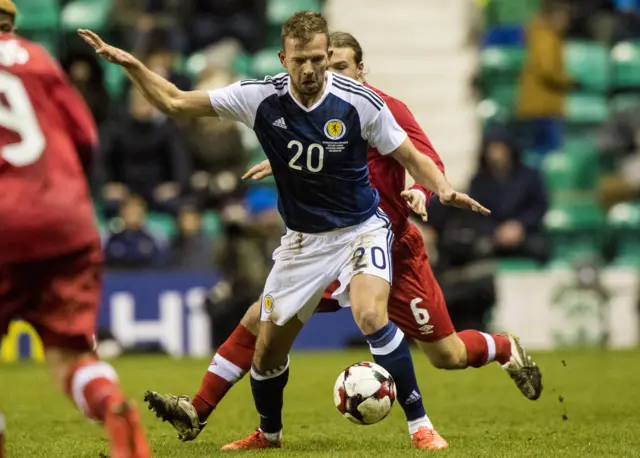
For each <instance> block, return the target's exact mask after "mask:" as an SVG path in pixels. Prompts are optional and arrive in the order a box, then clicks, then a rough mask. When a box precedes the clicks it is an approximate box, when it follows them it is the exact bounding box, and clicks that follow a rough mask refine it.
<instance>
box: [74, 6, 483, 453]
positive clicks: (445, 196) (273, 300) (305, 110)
mask: <svg viewBox="0 0 640 458" xmlns="http://www.w3.org/2000/svg"><path fill="white" fill-rule="evenodd" d="M79 33H80V35H81V36H82V37H83V38H84V39H85V40H86V41H87V42H88V43H89V44H90V45H91V46H92V47H93V48H94V49H95V50H96V52H97V53H98V54H99V55H100V56H102V57H103V58H105V59H106V60H108V61H110V62H112V63H116V64H119V65H122V66H123V67H124V68H125V70H126V72H127V74H128V76H129V78H130V79H131V80H132V81H133V83H134V84H135V85H136V86H137V87H138V89H139V90H140V91H141V92H142V93H143V94H144V95H145V96H146V97H147V99H148V100H149V101H150V102H151V103H152V104H153V105H154V106H155V107H156V108H158V109H159V110H161V111H162V112H164V113H165V114H167V115H169V116H174V117H179V116H191V117H197V116H220V117H226V118H229V119H234V120H237V121H240V122H243V123H244V124H246V125H248V126H250V127H252V128H253V129H254V131H255V132H256V134H257V136H258V139H259V140H260V143H261V145H262V147H263V149H264V150H265V153H266V155H267V157H268V159H269V161H270V163H271V167H272V169H273V173H274V177H275V180H276V184H277V187H278V191H279V205H278V206H279V210H280V213H281V215H282V217H283V219H284V221H285V225H286V227H287V232H286V234H285V235H284V236H283V238H282V244H281V246H280V247H279V248H278V249H276V251H275V252H274V255H273V258H274V261H275V263H274V267H273V269H272V271H271V273H270V274H269V277H268V278H267V281H266V284H265V288H264V292H263V296H262V301H261V302H262V303H261V305H262V311H261V325H260V331H259V333H258V338H257V342H256V348H255V354H254V356H253V364H252V367H251V388H252V392H253V397H254V401H255V404H256V408H257V410H258V412H259V413H260V429H259V430H258V431H256V432H255V433H253V434H251V435H249V436H248V437H247V438H244V439H241V440H239V441H236V442H233V443H231V444H228V445H226V446H225V447H223V450H248V449H259V448H271V447H280V446H281V444H282V405H283V392H284V388H285V386H286V383H287V380H288V374H289V356H288V354H289V351H290V349H291V345H292V343H293V341H294V339H295V337H296V336H297V335H298V333H299V331H300V329H301V328H302V326H303V324H304V322H305V321H306V320H307V319H308V318H309V317H310V315H311V314H312V313H313V311H314V310H315V308H316V307H317V305H318V303H319V301H320V299H321V297H322V294H323V292H324V290H325V289H326V287H327V286H328V285H329V284H330V283H332V282H333V281H334V280H339V281H340V287H339V288H338V289H337V290H336V291H335V292H334V293H333V297H334V298H336V299H338V300H339V301H340V303H341V304H343V305H347V304H348V305H351V308H352V311H353V315H354V319H355V321H356V323H357V325H358V327H359V328H360V329H361V331H362V332H363V334H365V336H366V338H367V341H368V342H369V345H370V347H371V351H372V353H373V354H374V359H375V361H376V362H377V363H378V364H380V365H381V366H383V367H384V368H385V369H387V370H388V371H389V372H390V373H391V375H392V376H393V378H394V380H395V381H396V385H397V390H398V399H399V401H400V403H401V404H402V406H403V408H404V411H405V415H406V416H407V420H408V421H409V423H410V425H412V427H413V429H414V432H412V435H413V434H415V432H417V431H419V430H420V428H421V427H426V425H427V424H428V423H427V422H428V419H427V417H426V415H425V411H424V406H423V405H422V399H421V397H420V395H419V393H420V391H419V388H418V385H417V382H416V378H415V373H414V370H413V365H412V362H411V355H410V352H409V347H408V344H407V342H406V340H405V339H404V334H403V333H402V331H400V330H399V329H398V328H397V327H396V326H395V325H394V324H393V323H391V322H389V319H388V316H387V301H388V297H389V290H390V279H391V254H390V251H391V243H392V241H393V233H392V231H391V223H390V221H389V219H388V217H387V216H386V214H385V213H384V212H382V211H381V210H380V209H379V208H378V203H379V196H378V193H377V192H376V191H375V190H374V189H373V188H372V187H371V185H370V182H369V178H368V167H367V151H368V148H369V145H371V146H373V147H375V148H376V149H377V150H378V152H379V153H380V154H382V155H387V154H392V155H393V157H394V158H395V159H396V160H397V161H398V162H399V163H400V164H401V165H403V166H404V167H405V169H406V170H407V171H408V172H409V173H410V174H411V175H412V177H413V178H414V179H415V180H416V182H417V183H419V184H420V185H422V186H424V187H425V188H427V189H429V190H431V191H433V192H434V193H435V194H437V195H438V196H439V197H440V199H441V201H442V202H443V203H445V204H448V205H454V206H456V207H459V208H463V209H470V210H473V211H477V212H480V213H481V214H483V215H488V214H489V213H490V212H489V210H488V209H486V208H484V207H483V206H482V205H480V204H479V203H478V202H476V201H475V200H473V199H471V198H470V197H469V196H467V195H466V194H463V193H459V192H456V191H455V190H454V189H453V188H452V187H451V186H450V185H449V183H448V182H447V181H446V179H445V178H444V175H443V174H442V172H441V171H440V170H439V169H438V167H437V165H436V164H435V163H434V162H433V161H432V160H431V159H429V158H428V157H427V156H424V155H422V154H420V153H419V152H418V151H417V150H416V148H415V147H414V145H413V144H412V143H411V141H409V140H408V138H407V134H406V133H405V132H404V131H403V130H402V129H401V128H400V127H399V126H398V124H397V123H396V121H395V119H394V118H393V116H392V115H391V113H390V111H389V108H388V107H387V106H386V104H385V102H384V101H383V100H382V99H381V98H380V97H379V96H378V95H377V94H376V93H375V92H374V91H371V90H370V89H368V88H365V87H364V86H362V85H361V84H358V83H356V82H354V81H353V80H351V79H349V78H345V77H342V76H339V75H337V74H333V73H329V72H327V71H326V70H327V65H328V62H329V58H330V52H329V33H328V27H327V23H326V21H325V20H324V18H323V17H322V16H321V15H320V14H319V13H315V12H309V11H303V12H300V13H296V14H294V15H293V16H292V17H291V18H290V19H289V20H288V21H287V22H286V23H285V24H284V26H283V29H282V38H283V51H282V52H281V53H280V59H281V62H282V64H283V66H284V67H285V68H286V69H287V71H288V73H284V74H280V75H277V76H275V77H267V78H265V79H264V80H263V81H243V82H239V83H235V84H232V85H231V86H228V87H226V88H222V89H218V90H215V91H211V92H205V91H191V92H184V91H180V90H179V89H177V88H176V87H175V86H174V85H172V84H171V83H169V82H168V81H166V80H164V79H163V78H161V77H160V76H158V75H156V74H154V73H153V72H151V71H150V70H149V69H148V68H146V67H145V66H144V65H143V64H142V63H140V61H138V60H137V59H135V58H134V57H133V56H131V55H130V54H128V53H126V52H125V51H122V50H120V49H118V48H115V47H113V46H109V45H107V44H105V43H104V42H103V41H102V40H101V39H100V37H98V36H97V35H96V34H95V33H93V32H91V31H87V30H81V31H79Z"/></svg>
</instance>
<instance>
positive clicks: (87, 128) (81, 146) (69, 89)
mask: <svg viewBox="0 0 640 458" xmlns="http://www.w3.org/2000/svg"><path fill="white" fill-rule="evenodd" d="M49 60H50V63H51V69H52V76H53V78H52V80H51V85H50V87H49V91H50V95H51V100H52V101H53V102H54V103H55V105H56V107H57V110H58V113H59V114H60V117H61V119H62V120H63V122H64V124H65V126H66V130H67V133H68V135H69V136H70V137H71V139H72V140H73V144H74V145H75V147H76V150H77V152H78V154H79V155H80V160H81V161H82V163H83V164H84V165H85V166H86V165H88V164H90V163H91V160H92V157H91V156H92V155H93V152H94V150H95V148H96V147H97V145H98V132H97V128H96V124H95V121H94V119H93V115H92V114H91V111H90V110H89V108H88V107H87V105H86V103H85V102H84V100H83V98H82V96H81V95H80V94H79V93H78V91H77V90H76V88H75V87H73V86H72V85H71V83H70V82H69V81H68V79H67V77H66V75H65V74H64V72H63V71H62V69H61V68H60V67H59V66H58V65H57V64H56V63H55V62H54V61H53V59H51V58H49Z"/></svg>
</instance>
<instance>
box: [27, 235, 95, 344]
mask: <svg viewBox="0 0 640 458" xmlns="http://www.w3.org/2000/svg"><path fill="white" fill-rule="evenodd" d="M102 272H103V268H102V253H101V250H100V246H99V245H91V246H89V247H87V248H85V249H83V250H79V251H78V252H76V253H72V254H69V255H64V256H60V257H58V258H55V259H52V260H48V261H44V262H42V263H39V264H38V276H39V277H40V278H42V279H45V280H46V281H43V282H41V285H42V286H41V288H40V290H39V291H38V294H39V297H38V304H37V305H36V306H35V307H34V308H32V309H30V310H29V311H28V312H27V313H25V315H24V317H25V319H26V320H27V321H29V322H30V323H31V324H32V325H33V326H34V328H35V329H36V331H38V333H39V334H40V337H41V338H42V343H43V344H44V346H45V348H62V349H65V350H72V351H76V352H91V351H92V350H93V347H94V344H95V326H96V320H97V316H98V309H99V305H100V299H101V292H102Z"/></svg>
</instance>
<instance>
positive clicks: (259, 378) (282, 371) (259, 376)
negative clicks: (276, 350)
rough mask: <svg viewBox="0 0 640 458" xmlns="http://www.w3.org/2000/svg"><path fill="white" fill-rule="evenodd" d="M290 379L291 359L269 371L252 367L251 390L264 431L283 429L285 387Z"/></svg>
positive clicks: (275, 431) (276, 431)
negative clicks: (261, 370) (263, 371)
mask: <svg viewBox="0 0 640 458" xmlns="http://www.w3.org/2000/svg"><path fill="white" fill-rule="evenodd" d="M288 380H289V361H288V360H287V363H286V364H285V365H284V366H281V367H279V368H277V369H274V370H272V371H268V372H267V373H260V372H258V371H257V370H256V368H255V366H252V367H251V392H252V393H253V400H254V402H255V404H256V409H257V410H258V413H259V414H260V430H261V431H262V432H263V433H278V432H280V431H282V401H283V395H284V387H285V386H286V385H287V381H288Z"/></svg>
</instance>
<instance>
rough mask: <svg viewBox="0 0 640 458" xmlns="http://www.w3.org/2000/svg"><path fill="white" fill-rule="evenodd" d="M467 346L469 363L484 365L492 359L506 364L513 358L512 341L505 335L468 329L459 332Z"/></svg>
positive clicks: (475, 365)
mask: <svg viewBox="0 0 640 458" xmlns="http://www.w3.org/2000/svg"><path fill="white" fill-rule="evenodd" d="M458 337H460V340H462V342H464V346H465V347H467V364H468V365H469V366H471V367H482V366H484V365H486V364H489V363H490V362H492V361H497V362H499V363H500V364H505V363H507V362H509V359H511V342H509V339H507V338H506V337H505V336H500V335H496V334H486V333H484V332H480V331H474V330H471V329H470V330H467V331H462V332H459V333H458Z"/></svg>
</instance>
